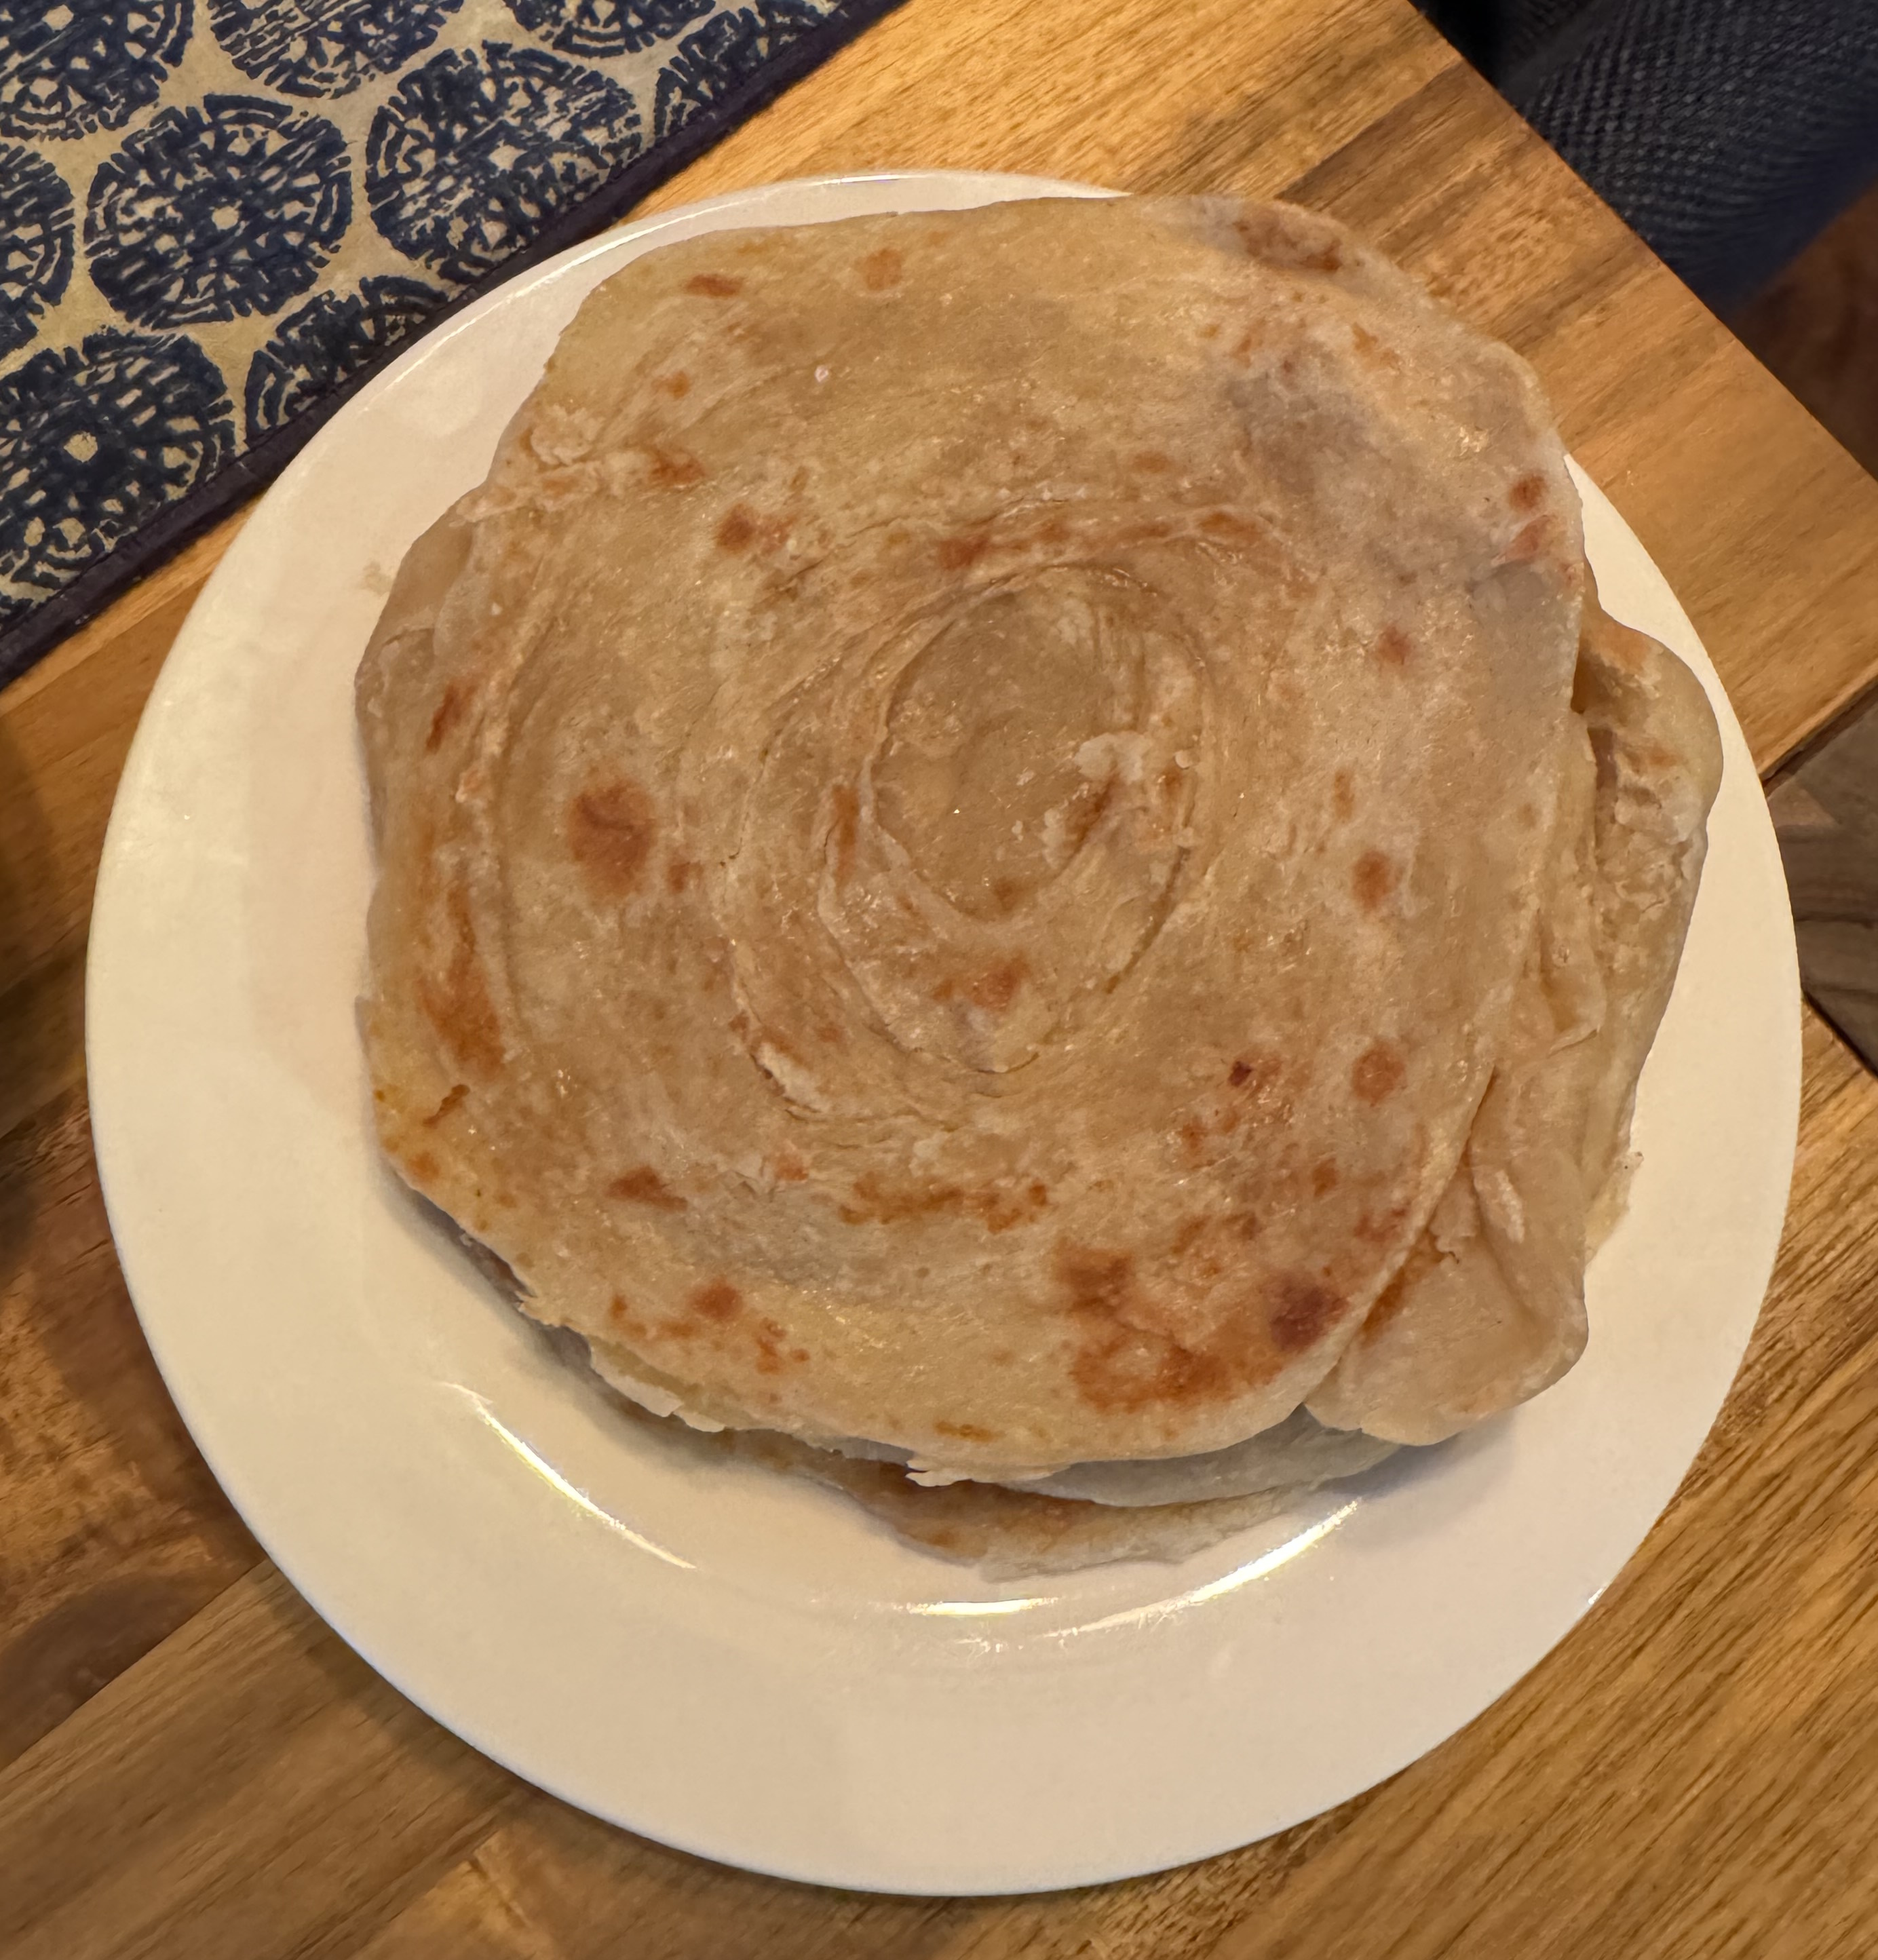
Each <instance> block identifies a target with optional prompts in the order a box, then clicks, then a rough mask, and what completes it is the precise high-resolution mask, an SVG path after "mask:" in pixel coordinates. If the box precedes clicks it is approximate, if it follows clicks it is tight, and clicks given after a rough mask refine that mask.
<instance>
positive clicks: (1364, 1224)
mask: <svg viewBox="0 0 1878 1960" xmlns="http://www.w3.org/2000/svg"><path fill="white" fill-rule="evenodd" d="M1408 1220H1409V1208H1408V1206H1407V1205H1405V1204H1392V1205H1391V1206H1390V1207H1389V1209H1388V1210H1387V1211H1385V1212H1383V1214H1382V1215H1381V1216H1380V1217H1378V1216H1377V1214H1375V1213H1374V1212H1373V1211H1366V1212H1364V1214H1363V1215H1362V1217H1361V1218H1359V1219H1358V1220H1357V1221H1356V1223H1355V1224H1354V1227H1351V1230H1353V1231H1354V1233H1355V1234H1356V1236H1358V1238H1359V1239H1361V1240H1362V1241H1363V1243H1364V1244H1365V1245H1366V1246H1386V1245H1387V1244H1388V1243H1389V1240H1390V1239H1393V1238H1394V1237H1395V1236H1396V1233H1398V1232H1399V1231H1400V1230H1402V1227H1403V1226H1404V1225H1405V1224H1406V1223H1408Z"/></svg>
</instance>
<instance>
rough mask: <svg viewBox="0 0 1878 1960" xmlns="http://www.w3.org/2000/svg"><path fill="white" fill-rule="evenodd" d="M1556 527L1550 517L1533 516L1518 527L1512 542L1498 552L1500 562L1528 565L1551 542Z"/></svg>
mask: <svg viewBox="0 0 1878 1960" xmlns="http://www.w3.org/2000/svg"><path fill="white" fill-rule="evenodd" d="M1557 528H1558V527H1557V526H1556V525H1555V523H1554V522H1553V520H1552V519H1551V518H1550V517H1535V518H1534V519H1533V521H1532V522H1531V523H1529V524H1526V525H1523V526H1522V527H1520V532H1519V534H1518V535H1517V536H1516V537H1515V538H1514V540H1513V542H1512V543H1510V545H1508V546H1507V548H1506V549H1505V550H1504V551H1503V552H1501V554H1500V561H1499V562H1500V563H1501V564H1502V565H1529V564H1530V563H1531V562H1532V561H1533V559H1534V558H1537V557H1539V555H1540V554H1541V553H1542V552H1544V551H1545V549H1546V547H1547V546H1549V545H1550V544H1551V543H1552V533H1554V531H1555V530H1556V529H1557Z"/></svg>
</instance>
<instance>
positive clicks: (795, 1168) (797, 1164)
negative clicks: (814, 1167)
mask: <svg viewBox="0 0 1878 1960" xmlns="http://www.w3.org/2000/svg"><path fill="white" fill-rule="evenodd" d="M773 1168H774V1169H775V1177H776V1182H778V1184H801V1183H803V1182H804V1181H805V1180H806V1179H807V1176H808V1174H809V1167H808V1166H807V1164H805V1163H804V1162H803V1161H802V1160H801V1158H800V1157H797V1155H796V1154H795V1153H794V1151H793V1150H785V1151H784V1152H783V1153H782V1154H781V1156H780V1157H778V1158H777V1159H776V1161H775V1166H774V1167H773Z"/></svg>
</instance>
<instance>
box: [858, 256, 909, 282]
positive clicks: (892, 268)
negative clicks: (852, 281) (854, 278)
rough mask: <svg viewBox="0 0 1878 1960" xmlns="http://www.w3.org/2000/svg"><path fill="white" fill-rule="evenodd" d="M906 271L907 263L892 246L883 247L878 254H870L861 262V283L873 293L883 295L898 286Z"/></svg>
mask: <svg viewBox="0 0 1878 1960" xmlns="http://www.w3.org/2000/svg"><path fill="white" fill-rule="evenodd" d="M905 269H906V261H905V260H904V259H902V257H901V256H900V255H899V253H897V252H896V251H895V250H894V249H893V247H892V246H891V245H883V246H882V247H880V250H879V251H877V252H870V253H868V254H867V256H866V257H865V258H864V259H862V260H861V266H860V272H861V284H862V285H864V286H865V287H866V288H867V290H868V291H869V292H871V293H883V292H885V291H887V289H888V288H890V287H892V286H897V285H899V282H900V275H901V273H902V272H903V271H904V270H905Z"/></svg>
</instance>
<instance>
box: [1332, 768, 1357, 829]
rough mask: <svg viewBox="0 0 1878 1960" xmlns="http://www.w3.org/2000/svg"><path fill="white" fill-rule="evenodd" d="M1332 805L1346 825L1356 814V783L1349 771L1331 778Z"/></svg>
mask: <svg viewBox="0 0 1878 1960" xmlns="http://www.w3.org/2000/svg"><path fill="white" fill-rule="evenodd" d="M1330 805H1331V807H1332V809H1333V810H1335V812H1336V813H1337V814H1338V816H1340V817H1341V818H1342V819H1343V820H1344V822H1345V823H1348V822H1349V820H1350V819H1351V817H1353V816H1355V814H1356V782H1355V779H1354V778H1353V777H1352V776H1351V774H1350V772H1349V771H1348V769H1339V770H1338V771H1337V772H1336V774H1335V775H1333V776H1332V778H1330Z"/></svg>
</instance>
